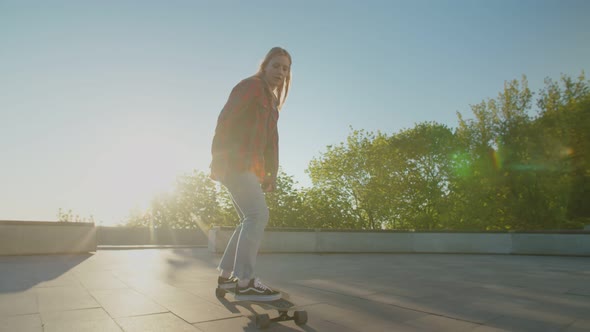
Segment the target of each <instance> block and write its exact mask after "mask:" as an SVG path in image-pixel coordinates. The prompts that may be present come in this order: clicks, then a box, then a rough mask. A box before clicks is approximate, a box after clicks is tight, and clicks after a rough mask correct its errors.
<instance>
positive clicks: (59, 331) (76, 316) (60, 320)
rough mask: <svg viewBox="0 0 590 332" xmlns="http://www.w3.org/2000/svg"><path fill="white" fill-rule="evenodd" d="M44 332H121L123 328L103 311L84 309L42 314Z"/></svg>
mask: <svg viewBox="0 0 590 332" xmlns="http://www.w3.org/2000/svg"><path fill="white" fill-rule="evenodd" d="M41 320H42V321H43V328H44V332H66V331H67V332H77V331H84V332H95V331H96V332H99V331H100V332H103V331H104V332H121V331H122V330H121V328H120V327H119V326H118V325H117V324H116V323H115V321H114V320H113V319H112V318H111V317H109V315H108V314H107V313H106V312H105V311H104V310H103V309H102V308H96V309H82V310H69V311H57V312H55V311H54V312H44V313H42V314H41Z"/></svg>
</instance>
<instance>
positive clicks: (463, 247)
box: [208, 227, 590, 256]
mask: <svg viewBox="0 0 590 332" xmlns="http://www.w3.org/2000/svg"><path fill="white" fill-rule="evenodd" d="M232 233H233V229H232V228H226V227H223V228H221V227H214V228H213V229H211V230H210V231H209V245H208V247H209V251H211V252H217V253H221V252H223V251H224V249H225V246H226V245H227V243H228V241H229V238H230V237H231V234H232ZM260 251H261V252H302V253H332V252H357V253H371V252H399V253H468V254H535V255H574V256H590V232H576V233H524V232H523V233H512V232H510V233H508V232H504V233H503V232H497V233H475V232H474V233H453V232H391V231H377V232H371V231H360V232H353V231H329V230H281V229H268V230H267V231H266V232H265V234H264V238H263V240H262V244H261V247H260Z"/></svg>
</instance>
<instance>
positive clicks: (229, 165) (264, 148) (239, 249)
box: [211, 47, 291, 301]
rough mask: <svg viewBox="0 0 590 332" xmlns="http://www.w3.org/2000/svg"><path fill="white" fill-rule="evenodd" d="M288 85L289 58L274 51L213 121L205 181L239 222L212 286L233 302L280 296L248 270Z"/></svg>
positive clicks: (262, 220)
mask: <svg viewBox="0 0 590 332" xmlns="http://www.w3.org/2000/svg"><path fill="white" fill-rule="evenodd" d="M290 84H291V55H289V53H288V52H287V51H286V50H284V49H282V48H280V47H274V48H272V49H271V50H270V51H269V52H268V54H267V55H266V57H265V58H264V60H263V62H262V64H261V65H260V68H259V69H258V72H257V73H256V74H255V75H254V76H252V77H249V78H246V79H244V80H243V81H241V82H240V83H238V85H236V86H235V87H234V88H233V90H232V92H231V94H230V96H229V99H228V101H227V103H226V104H225V106H224V107H223V110H222V111H221V114H220V115H219V118H218V120H217V128H216V129H215V136H214V138H213V144H212V147H211V152H212V156H213V159H212V162H211V178H212V179H214V180H217V181H219V182H221V183H222V184H223V185H224V186H225V187H226V188H227V190H228V191H229V193H230V196H231V198H232V201H233V204H234V207H235V209H236V212H237V213H238V216H239V218H240V225H238V227H237V228H236V230H235V232H234V234H233V235H232V237H231V239H230V241H229V243H228V244H227V247H226V249H225V252H224V254H223V257H222V258H221V262H220V263H219V268H218V269H219V271H220V276H219V277H218V286H219V287H221V288H224V289H232V288H235V298H236V299H237V300H255V301H272V300H276V299H279V298H280V297H281V294H280V293H279V292H277V291H274V290H272V289H271V288H270V287H268V286H266V285H264V284H263V283H262V282H261V281H260V280H259V279H258V278H256V276H255V273H254V266H255V265H256V256H257V255H258V249H259V247H260V242H261V240H262V235H263V233H264V228H265V226H266V225H267V224H268V218H269V213H268V207H267V206H266V201H265V198H264V193H265V192H270V191H273V190H274V189H275V187H276V180H277V172H278V168H279V155H278V143H279V136H278V131H277V121H278V118H279V109H280V108H281V106H282V105H283V103H284V102H285V99H286V97H287V95H288V93H289V86H290Z"/></svg>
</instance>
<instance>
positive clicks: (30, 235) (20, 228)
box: [0, 220, 96, 255]
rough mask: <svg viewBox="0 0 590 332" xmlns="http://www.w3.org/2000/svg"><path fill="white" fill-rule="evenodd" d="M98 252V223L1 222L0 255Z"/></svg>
mask: <svg viewBox="0 0 590 332" xmlns="http://www.w3.org/2000/svg"><path fill="white" fill-rule="evenodd" d="M91 251H96V229H95V227H94V223H77V222H43V221H11V220H0V255H37V254H72V253H86V252H91Z"/></svg>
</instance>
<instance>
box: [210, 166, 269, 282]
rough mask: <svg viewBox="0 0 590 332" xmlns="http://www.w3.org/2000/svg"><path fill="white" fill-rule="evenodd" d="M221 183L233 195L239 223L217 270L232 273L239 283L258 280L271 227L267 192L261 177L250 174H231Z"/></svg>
mask: <svg viewBox="0 0 590 332" xmlns="http://www.w3.org/2000/svg"><path fill="white" fill-rule="evenodd" d="M222 184H223V185H224V186H225V187H226V188H227V190H228V191H229V193H230V196H231V199H232V201H233V204H234V207H235V208H236V212H237V213H238V216H239V218H240V224H239V225H238V226H237V227H236V230H235V231H234V234H233V235H232V237H231V238H230V240H229V243H228V244H227V247H226V248H225V252H224V253H223V257H222V258H221V262H220V263H219V267H218V268H219V269H220V270H222V271H226V272H231V271H233V275H234V276H235V277H237V278H238V279H239V280H249V279H252V278H254V277H255V275H254V266H255V265H256V256H257V255H258V249H259V248H260V242H261V241H262V235H263V234H264V228H265V227H266V225H267V224H268V218H269V213H268V207H267V206H266V200H265V198H264V192H262V188H261V187H260V183H259V182H258V178H257V177H256V175H254V173H251V172H243V173H237V174H232V175H229V176H228V177H227V178H225V179H223V181H222Z"/></svg>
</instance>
